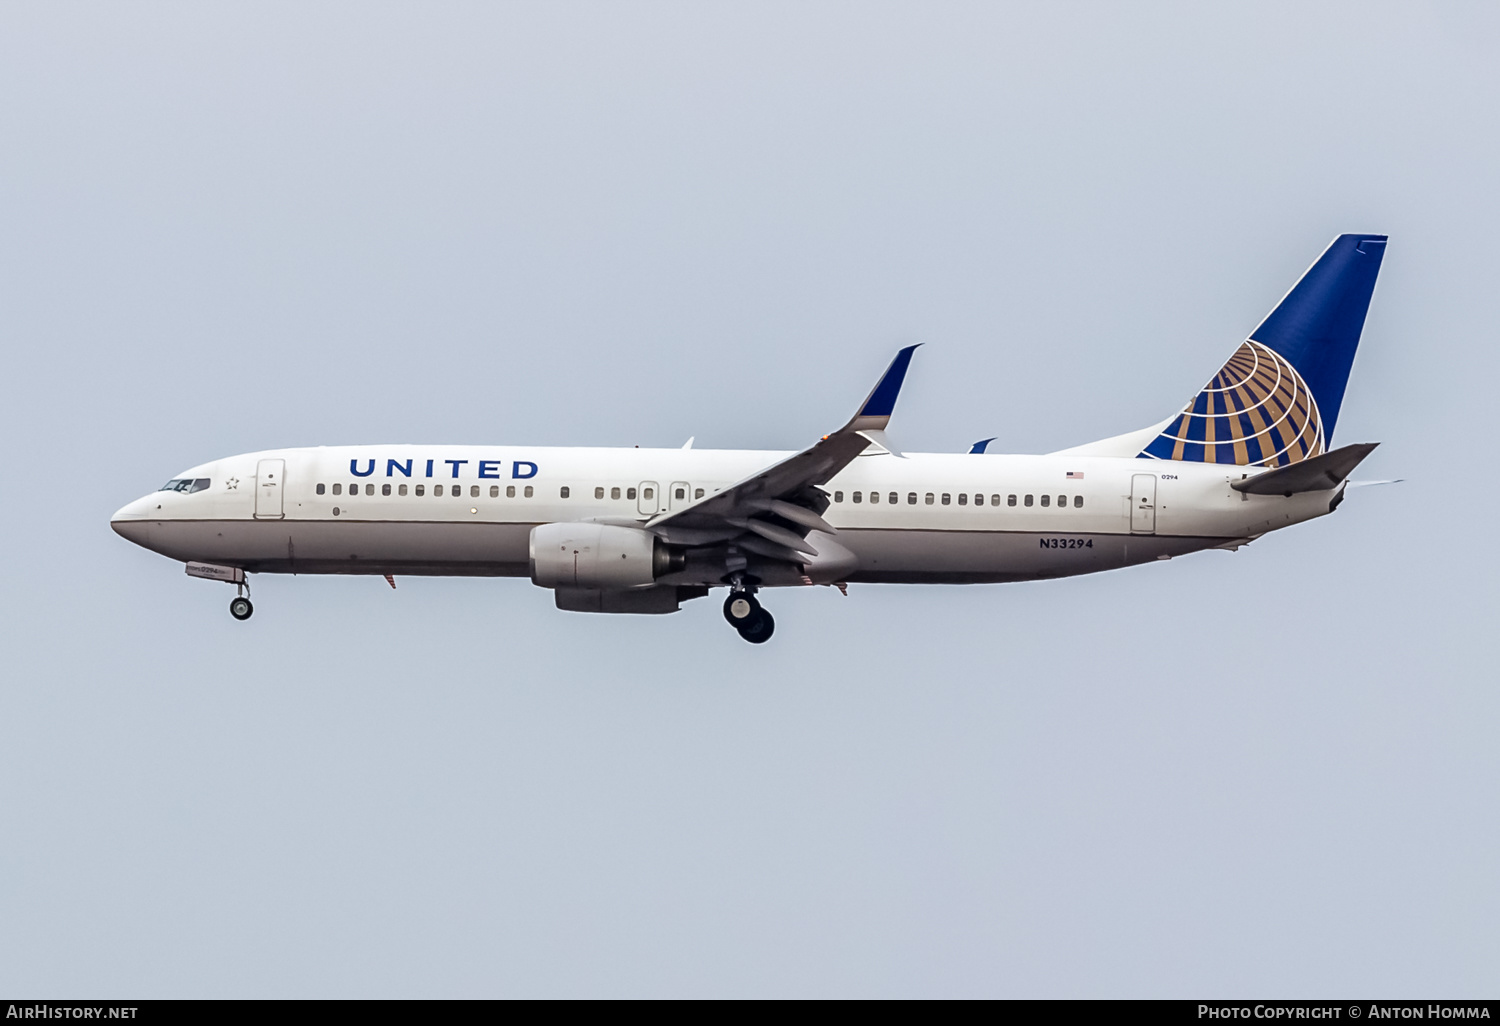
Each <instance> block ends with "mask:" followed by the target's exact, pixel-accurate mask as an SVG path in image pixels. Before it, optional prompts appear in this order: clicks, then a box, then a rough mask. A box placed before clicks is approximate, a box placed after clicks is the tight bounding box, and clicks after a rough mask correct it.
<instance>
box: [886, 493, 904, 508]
mask: <svg viewBox="0 0 1500 1026" xmlns="http://www.w3.org/2000/svg"><path fill="white" fill-rule="evenodd" d="M886 499H888V500H889V501H890V504H891V505H892V506H894V505H895V504H896V503H898V502H900V501H901V496H900V495H898V494H897V493H896V492H892V493H891V494H889V495H887V496H886Z"/></svg>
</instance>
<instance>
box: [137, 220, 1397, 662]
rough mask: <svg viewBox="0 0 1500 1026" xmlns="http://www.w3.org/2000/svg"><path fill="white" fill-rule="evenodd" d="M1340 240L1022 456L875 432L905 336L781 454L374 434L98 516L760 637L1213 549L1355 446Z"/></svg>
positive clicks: (287, 569) (205, 470) (1355, 280)
mask: <svg viewBox="0 0 1500 1026" xmlns="http://www.w3.org/2000/svg"><path fill="white" fill-rule="evenodd" d="M1385 243H1386V237H1385V236H1383V235H1341V236H1339V237H1338V238H1337V239H1335V240H1334V241H1333V242H1332V243H1331V244H1330V245H1329V247H1328V248H1327V249H1326V250H1325V251H1324V252H1323V254H1322V255H1321V256H1320V257H1319V258H1318V260H1317V261H1316V262H1315V263H1314V264H1313V265H1312V267H1311V268H1310V269H1309V270H1308V271H1307V272H1306V273H1305V274H1304V275H1303V276H1302V278H1301V279H1300V280H1299V281H1298V282H1297V284H1296V285H1294V286H1293V287H1292V290H1291V291H1290V292H1288V293H1287V295H1286V296H1285V298H1283V299H1282V300H1281V302H1280V303H1279V304H1277V306H1276V308H1275V309H1274V310H1272V311H1271V313H1270V314H1269V315H1268V316H1267V317H1266V319H1265V320H1264V321H1262V322H1261V324H1260V326H1259V327H1257V328H1256V329H1255V330H1254V331H1252V332H1251V333H1250V336H1249V338H1247V339H1246V340H1245V342H1243V343H1242V344H1241V345H1240V346H1239V347H1238V348H1237V349H1236V350H1235V351H1234V353H1233V354H1231V355H1230V357H1229V360H1228V362H1227V363H1225V364H1224V366H1223V367H1222V368H1221V369H1220V370H1219V372H1218V373H1217V374H1215V375H1214V376H1213V377H1212V379H1210V380H1209V382H1208V384H1207V385H1205V386H1204V387H1203V389H1202V390H1201V391H1200V392H1199V393H1198V394H1197V395H1196V396H1194V397H1193V398H1192V400H1191V401H1190V402H1188V403H1187V405H1186V406H1184V407H1183V408H1182V409H1181V410H1179V411H1177V412H1174V413H1173V414H1172V415H1171V416H1169V417H1167V418H1166V419H1165V420H1163V421H1161V422H1160V423H1158V424H1154V425H1152V426H1151V427H1148V428H1144V429H1142V430H1139V431H1134V432H1131V433H1128V434H1123V435H1118V436H1116V437H1113V438H1107V439H1104V440H1102V441H1098V442H1092V443H1090V444H1087V445H1080V446H1077V447H1075V448H1072V449H1064V450H1062V451H1060V452H1054V453H1050V454H1047V455H1040V456H1033V455H1014V456H1002V455H997V454H989V453H987V452H986V451H985V450H986V448H987V445H988V441H986V442H979V443H975V445H974V446H973V448H972V449H970V450H969V451H968V452H955V453H902V452H901V451H900V449H899V447H898V446H897V445H896V443H895V441H894V440H893V439H892V438H891V437H890V436H888V435H887V433H886V429H887V427H888V426H889V422H890V419H891V413H892V411H893V410H894V409H895V406H896V397H897V395H898V394H899V392H900V390H901V384H902V381H903V380H904V379H905V377H906V372H907V368H908V366H909V365H910V363H911V359H912V354H913V352H914V351H915V350H916V348H917V347H916V346H909V347H907V348H905V349H902V350H901V351H900V352H899V353H897V354H896V357H895V359H894V360H893V361H892V363H891V365H890V367H889V368H888V369H887V370H886V372H885V374H884V375H883V376H882V377H881V379H880V380H879V382H878V383H877V384H876V385H875V388H874V389H873V390H872V391H871V392H870V394H869V396H868V397H867V398H866V399H865V401H864V402H863V403H861V404H860V406H859V407H858V411H857V412H856V413H855V414H854V416H853V417H852V418H851V419H850V420H849V422H848V423H847V424H845V425H844V426H843V427H841V428H839V429H838V430H837V431H834V432H833V433H832V434H829V435H825V436H823V438H821V439H819V440H818V441H817V442H815V443H814V444H813V445H811V446H810V447H808V448H807V449H804V450H803V451H801V452H796V453H790V452H763V451H746V450H707V449H694V448H692V447H691V446H692V443H691V441H689V443H688V445H686V446H684V447H683V448H681V449H638V448H542V447H532V446H527V447H511V446H486V445H374V446H338V447H321V446H320V447H317V448H302V449H275V450H269V451H265V452H254V453H248V454H245V455H242V456H230V457H228V458H226V459H219V460H214V461H212V462H209V463H204V464H202V465H200V466H196V467H193V468H191V469H189V470H185V471H183V472H182V473H180V474H178V475H176V476H175V477H173V478H172V480H170V481H168V482H167V483H166V484H165V485H164V486H162V488H161V489H159V490H158V491H155V492H151V493H150V494H148V495H145V496H143V497H142V498H139V499H137V500H135V501H134V502H131V503H130V504H128V505H127V506H125V507H124V508H123V509H121V510H120V511H119V512H117V513H116V514H115V515H114V516H113V518H112V519H111V521H110V526H111V527H113V528H114V530H115V531H117V532H118V533H119V534H120V535H122V536H123V537H125V538H127V539H129V540H130V541H132V542H135V543H136V544H137V545H141V546H144V547H145V548H148V549H151V550H152V551H154V552H158V553H161V554H162V555H164V556H167V557H169V558H171V559H175V560H179V561H181V562H183V563H185V564H186V569H187V573H188V574H189V575H191V576H194V577H200V578H207V579H209V580H216V581H223V582H227V583H229V584H233V585H235V587H236V597H235V598H234V599H233V601H232V602H231V603H230V613H231V614H232V615H233V616H234V617H235V618H236V619H238V620H247V619H249V618H250V615H251V613H252V611H253V607H252V606H251V604H250V599H249V584H250V577H249V575H251V574H256V573H281V574H367V575H371V576H374V577H385V578H386V580H387V581H389V582H390V584H391V586H392V587H394V586H395V577H396V575H406V574H423V575H464V576H484V577H528V576H529V577H530V578H531V580H532V582H533V583H534V584H536V585H539V586H540V587H543V588H546V589H549V590H550V591H551V592H552V594H553V598H554V600H555V601H556V604H557V607H558V608H559V609H565V610H573V611H578V612H593V613H672V612H676V611H677V609H678V608H679V607H680V605H681V604H682V603H683V602H685V601H688V600H690V599H695V598H701V597H704V596H707V595H708V594H709V592H710V590H711V589H714V588H727V589H728V596H727V597H726V599H725V602H724V617H725V619H726V620H728V621H729V623H730V625H731V626H733V627H734V628H735V629H736V630H738V632H739V633H740V635H741V636H742V637H743V638H744V639H745V640H746V641H749V642H753V643H757V644H759V643H761V642H764V641H766V640H767V639H769V638H770V637H771V633H772V631H773V630H774V627H775V621H774V620H773V619H772V616H771V613H770V612H769V611H768V610H767V609H765V608H764V607H763V606H762V605H761V602H760V596H761V594H762V593H763V592H764V590H765V589H768V588H778V587H807V586H811V585H831V586H834V587H837V588H839V589H840V590H841V591H842V590H846V589H847V586H848V585H850V584H877V583H889V584H901V583H922V584H980V583H999V582H1012V581H1031V580H1039V579H1047V578H1055V577H1067V576H1072V575H1075V574H1087V573H1094V572H1097V571H1101V570H1114V569H1118V568H1120V567H1127V566H1133V565H1135V564H1139V563H1148V562H1153V561H1156V560H1164V559H1171V558H1172V557H1174V556H1180V555H1183V554H1185V553H1189V552H1196V551H1199V550H1203V549H1236V548H1238V547H1239V546H1241V545H1245V544H1247V543H1249V542H1251V541H1254V540H1255V539H1257V538H1259V537H1260V536H1261V535H1263V534H1266V533H1267V532H1270V531H1275V530H1278V529H1280V528H1283V527H1290V526H1291V525H1293V524H1298V523H1301V522H1303V521H1305V520H1311V519H1313V518H1315V517H1321V516H1324V515H1326V514H1329V513H1332V512H1333V511H1334V510H1336V509H1337V508H1338V507H1339V503H1340V502H1342V501H1343V498H1344V492H1345V489H1346V487H1347V486H1348V481H1349V475H1350V474H1351V473H1352V472H1353V470H1354V468H1355V467H1356V466H1357V465H1358V464H1359V463H1360V461H1361V460H1363V459H1364V458H1365V457H1366V456H1368V455H1369V454H1370V452H1371V451H1372V450H1373V449H1374V448H1375V445H1376V444H1378V443H1361V444H1355V445H1346V446H1344V447H1342V448H1338V449H1334V448H1331V447H1330V445H1331V441H1332V438H1333V430H1334V425H1335V423H1336V422H1337V420H1338V415H1339V407H1340V405H1341V404H1342V403H1343V399H1344V390H1345V387H1346V385H1347V384H1348V380H1349V372H1350V369H1351V367H1352V366H1353V363H1354V354H1355V349H1356V348H1357V347H1358V345H1359V337H1360V333H1361V332H1362V330H1363V328H1364V322H1365V315H1366V312H1367V311H1368V308H1369V305H1370V297H1371V295H1372V294H1373V293H1374V289H1375V279H1376V276H1377V274H1378V273H1379V270H1380V261H1381V258H1382V256H1383V255H1384V253H1385Z"/></svg>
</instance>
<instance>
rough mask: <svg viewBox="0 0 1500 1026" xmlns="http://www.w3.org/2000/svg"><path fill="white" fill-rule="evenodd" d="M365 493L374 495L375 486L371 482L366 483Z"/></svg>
mask: <svg viewBox="0 0 1500 1026" xmlns="http://www.w3.org/2000/svg"><path fill="white" fill-rule="evenodd" d="M365 494H366V495H374V494H375V486H374V485H373V484H367V485H365Z"/></svg>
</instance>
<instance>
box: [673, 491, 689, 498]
mask: <svg viewBox="0 0 1500 1026" xmlns="http://www.w3.org/2000/svg"><path fill="white" fill-rule="evenodd" d="M672 496H673V498H676V499H686V498H687V489H686V488H678V489H677V490H676V491H674V492H673V493H672Z"/></svg>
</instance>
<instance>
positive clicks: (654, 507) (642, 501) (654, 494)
mask: <svg viewBox="0 0 1500 1026" xmlns="http://www.w3.org/2000/svg"><path fill="white" fill-rule="evenodd" d="M638 495H639V498H637V499H636V507H635V508H636V509H638V510H640V511H641V514H642V515H643V516H648V517H654V516H656V513H657V511H658V510H660V509H661V506H660V505H659V503H660V502H661V489H660V488H658V487H657V486H656V482H655V481H642V482H641V490H640V492H639V493H638Z"/></svg>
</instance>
